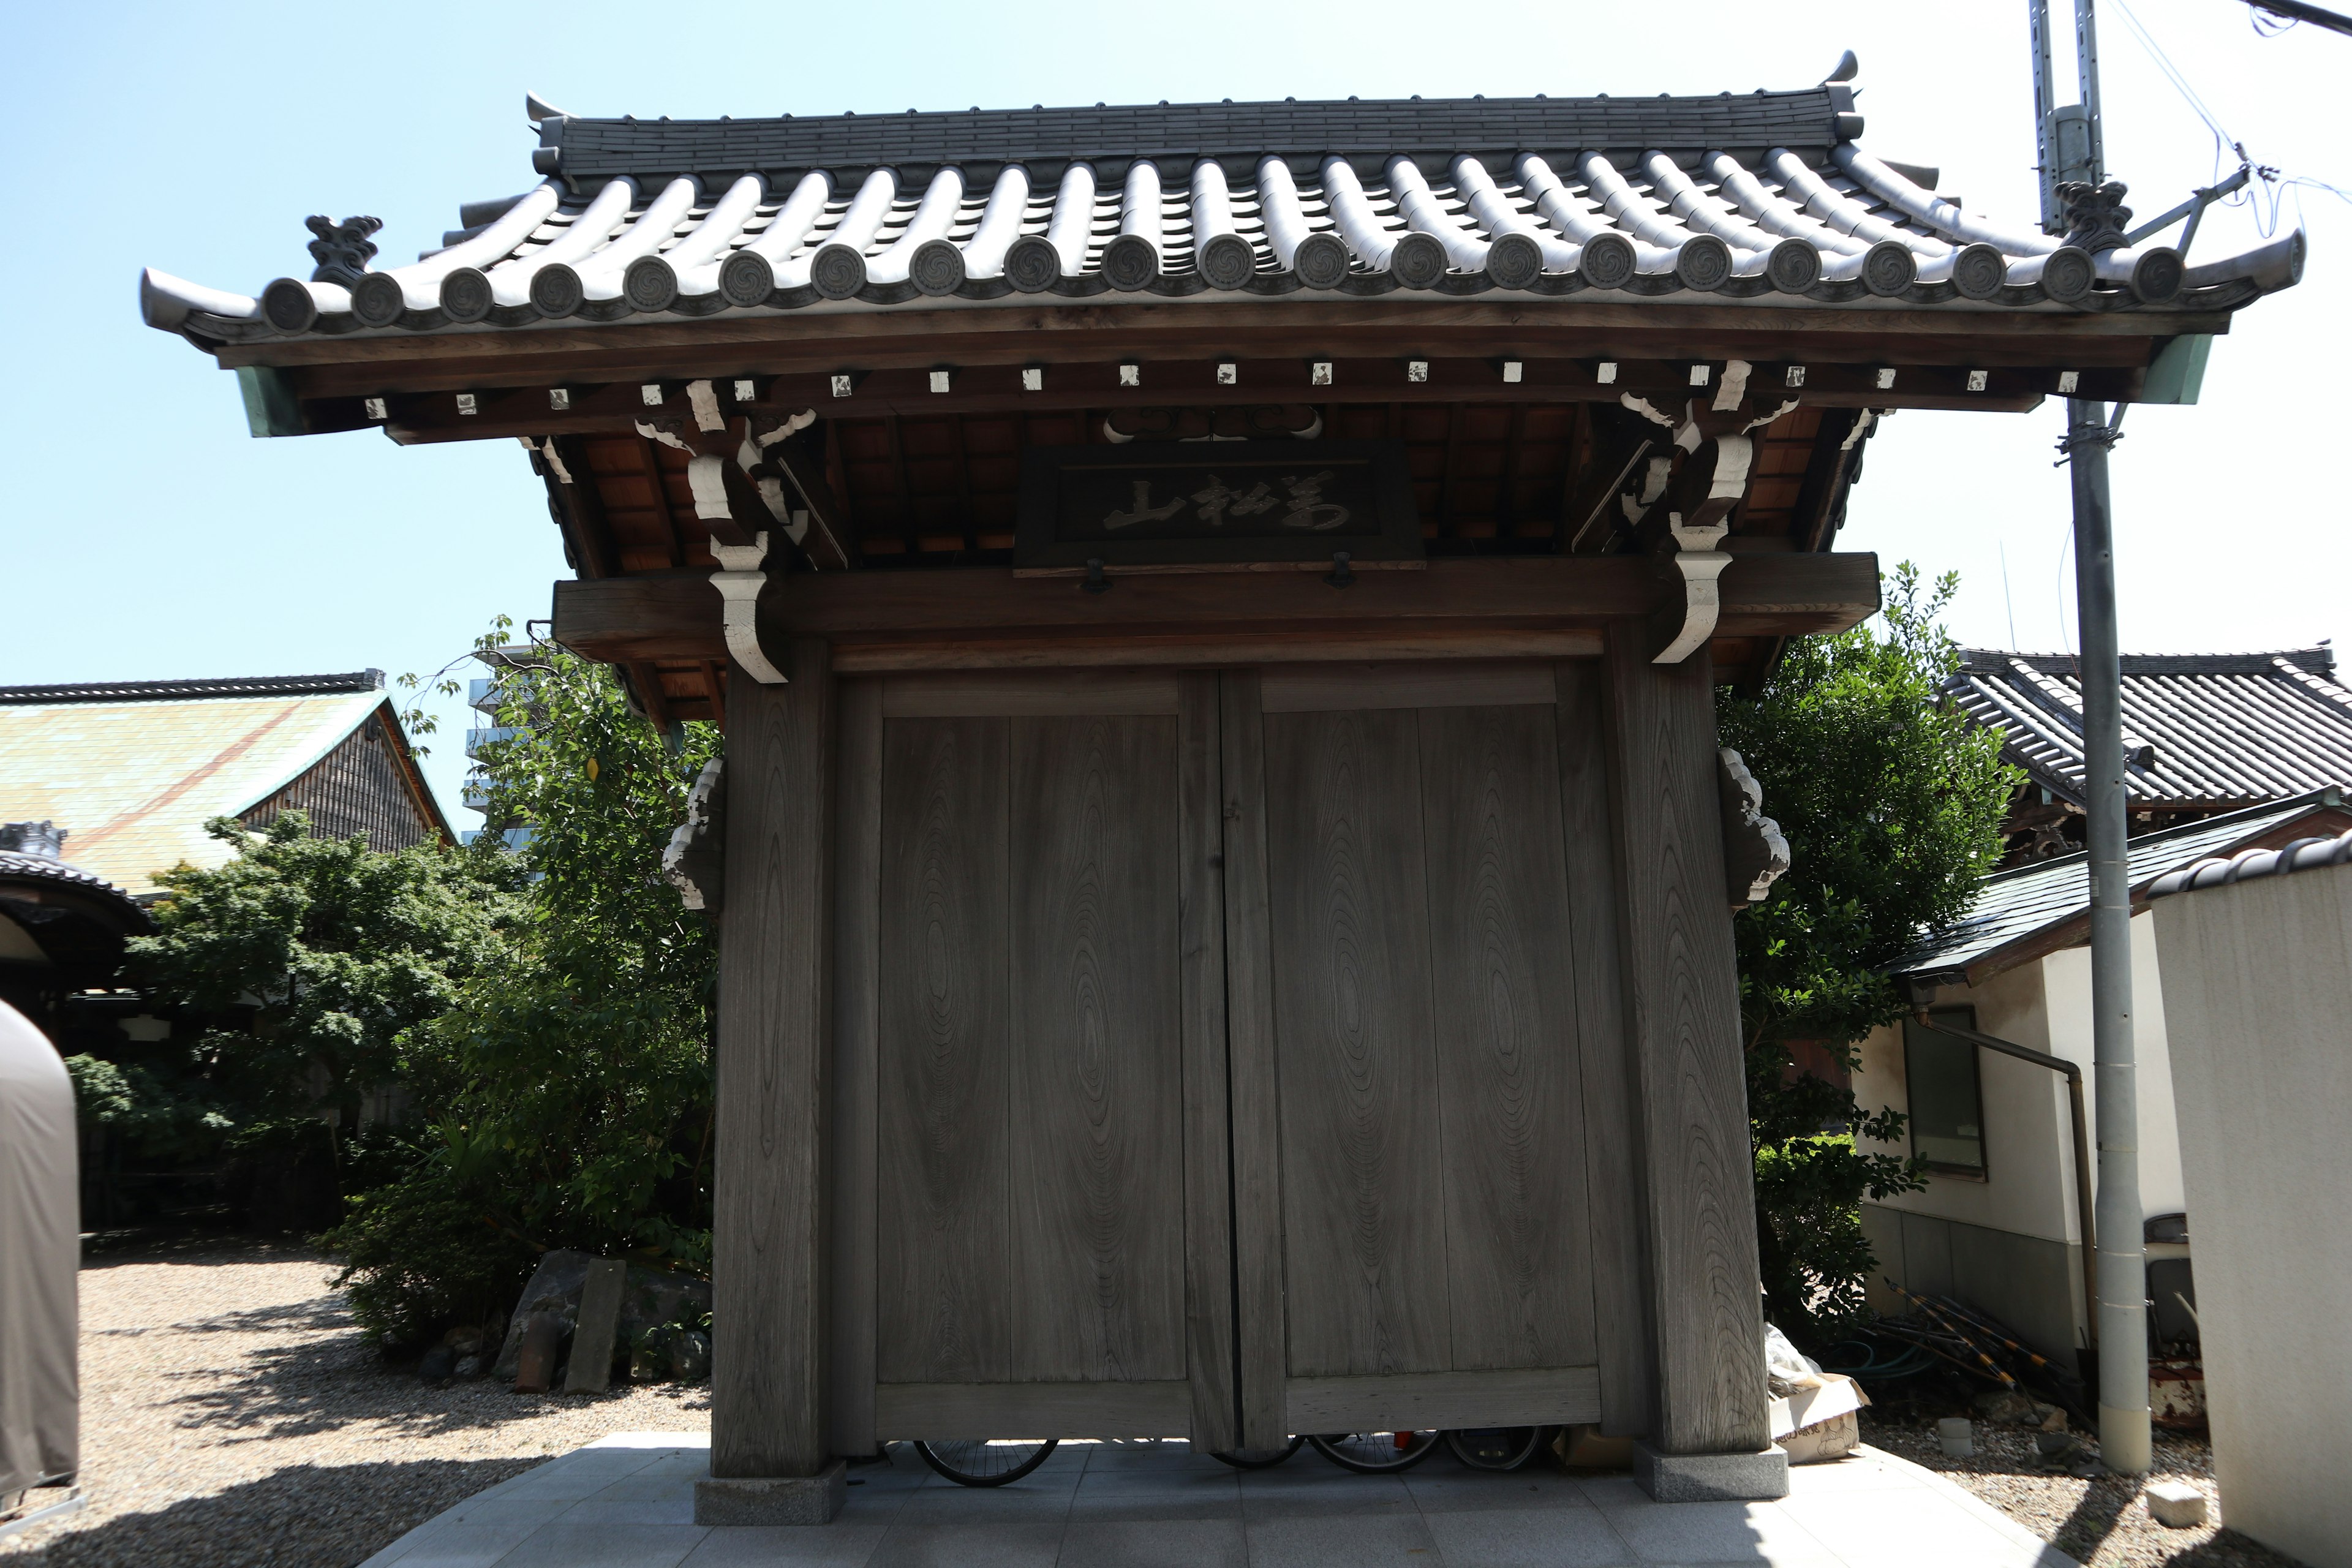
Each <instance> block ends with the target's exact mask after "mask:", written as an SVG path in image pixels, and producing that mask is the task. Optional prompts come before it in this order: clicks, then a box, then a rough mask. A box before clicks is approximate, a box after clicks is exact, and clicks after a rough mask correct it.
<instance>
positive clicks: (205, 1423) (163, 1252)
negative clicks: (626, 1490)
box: [0, 1238, 710, 1568]
mask: <svg viewBox="0 0 2352 1568" xmlns="http://www.w3.org/2000/svg"><path fill="white" fill-rule="evenodd" d="M333 1273H334V1270H333V1266H332V1265H331V1263H330V1262H329V1261H328V1260H327V1259H326V1258H323V1257H322V1256H320V1254H318V1253H316V1252H313V1251H310V1250H308V1249H305V1248H301V1247H272V1246H268V1245H262V1244H236V1243H225V1242H223V1241H221V1240H220V1239H218V1238H207V1239H205V1240H204V1241H203V1242H201V1243H189V1244H184V1245H183V1246H180V1247H160V1248H150V1249H148V1250H145V1251H141V1252H129V1253H123V1254H120V1255H114V1256H100V1257H96V1258H90V1259H89V1261H87V1262H86V1263H85V1264H84V1266H83V1268H82V1275H81V1322H82V1352H81V1354H82V1360H81V1387H82V1405H81V1420H82V1428H81V1430H82V1472H81V1479H82V1489H83V1492H84V1495H85V1496H86V1497H87V1498H88V1499H89V1505H88V1506H87V1507H86V1508H85V1509H84V1510H82V1511H81V1512H80V1513H79V1514H76V1515H74V1516H72V1517H70V1518H68V1519H67V1520H65V1521H60V1522H59V1523H57V1524H51V1525H43V1526H39V1527H37V1528H36V1529H34V1530H32V1531H27V1532H26V1533H25V1534H23V1535H18V1536H12V1537H9V1538H7V1539H5V1540H0V1562H5V1563H8V1564H9V1568H16V1563H27V1564H30V1563H41V1564H45V1565H54V1568H84V1565H98V1564H107V1565H112V1564H124V1565H130V1564H137V1565H138V1568H181V1565H183V1564H185V1565H188V1568H195V1565H198V1564H202V1565H205V1568H212V1565H216V1564H222V1563H240V1564H242V1563H253V1564H267V1565H269V1568H296V1565H300V1568H347V1565H348V1564H351V1563H358V1562H360V1561H361V1560H362V1559H363V1558H365V1557H368V1556H369V1555H371V1554H372V1553H373V1552H376V1551H377V1550H379V1549H380V1548H382V1547H383V1545H384V1544H385V1543H386V1542H390V1541H391V1540H392V1539H393V1538H394V1537H395V1536H397V1535H399V1534H401V1533H402V1532H403V1531H406V1530H408V1529H410V1528H411V1527H412V1526H414V1525H416V1524H420V1523H422V1522H423V1521H425V1520H427V1519H430V1518H431V1517H432V1516H433V1515H435V1514H436V1513H439V1512H440V1511H441V1510H444V1509H446V1508H448V1507H449V1506H451V1505H452V1504H454V1503H457V1502H458V1501H460V1500H463V1499H465V1498H467V1497H470V1496H472V1495H473V1494H474V1493H476V1492H478V1491H480V1490H482V1489H484V1488H486V1487H489V1486H494V1485H496V1484H497V1483H499V1481H502V1480H504V1479H507V1478H508V1477H509V1476H512V1475H514V1474H516V1473H518V1472H519V1471H522V1470H526V1469H529V1468H530V1467H531V1466H533V1465H536V1464H539V1463H540V1462H541V1461H542V1460H544V1459H546V1458H550V1457H551V1456H553V1455H557V1454H562V1453H568V1452H570V1451H571V1450H572V1449H573V1448H577V1447H581V1446H583V1444H586V1443H590V1442H593V1441H594V1440H595V1439H596V1438H598V1437H601V1436H605V1435H606V1434H608V1433H613V1432H628V1431H672V1430H675V1431H704V1430H707V1429H708V1428H709V1424H710V1415H709V1391H708V1390H707V1389H703V1388H684V1387H677V1386H674V1385H666V1386H659V1387H650V1388H647V1387H638V1388H629V1389H624V1390H616V1391H614V1392H613V1393H611V1394H601V1395H580V1394H572V1395H562V1394H551V1395H536V1394H515V1393H514V1392H512V1391H511V1390H510V1389H509V1388H506V1387H502V1386H500V1385H499V1384H494V1383H489V1382H481V1383H468V1384H451V1385H449V1386H447V1387H443V1388H427V1387H425V1385H424V1384H420V1383H418V1382H417V1381H416V1379H415V1377H413V1376H408V1375H404V1374H402V1373H395V1372H392V1371H389V1370H387V1369H386V1368H385V1367H384V1366H383V1363H380V1362H379V1361H378V1360H377V1359H376V1356H375V1354H374V1352H373V1351H371V1350H370V1349H369V1347H368V1345H367V1343H366V1342H365V1339H364V1337H363V1336H362V1334H361V1332H360V1331H359V1330H358V1329H356V1328H354V1327H353V1326H352V1321H351V1316H350V1314H349V1313H348V1312H347V1311H346V1310H344V1305H343V1299H342V1296H341V1293H340V1292H338V1291H336V1290H334V1289H331V1288H330V1286H329V1285H328V1281H329V1280H330V1279H332V1278H333ZM36 1495H37V1494H36Z"/></svg>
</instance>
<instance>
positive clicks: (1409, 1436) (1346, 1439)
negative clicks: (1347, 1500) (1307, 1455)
mask: <svg viewBox="0 0 2352 1568" xmlns="http://www.w3.org/2000/svg"><path fill="white" fill-rule="evenodd" d="M1307 1441H1308V1442H1310V1443H1312V1444H1314V1445H1315V1451H1316V1452H1317V1453H1318V1454H1320V1455H1322V1456H1323V1457H1324V1458H1327V1459H1328V1460H1330V1461H1331V1462H1332V1463H1333V1464H1335V1465H1337V1466H1339V1468H1341V1469H1343V1470H1354V1471H1355V1472H1356V1473H1357V1474H1359V1475H1365V1476H1389V1475H1394V1474H1395V1473H1396V1472H1397V1471H1399V1470H1409V1469H1411V1468H1413V1467H1414V1466H1415V1465H1417V1464H1419V1463H1421V1462H1422V1461H1423V1459H1426V1458H1429V1456H1430V1455H1431V1454H1433V1453H1434V1452H1435V1451H1436V1449H1437V1434H1436V1433H1434V1432H1328V1433H1323V1434H1320V1435H1318V1436H1309V1437H1308V1438H1307Z"/></svg>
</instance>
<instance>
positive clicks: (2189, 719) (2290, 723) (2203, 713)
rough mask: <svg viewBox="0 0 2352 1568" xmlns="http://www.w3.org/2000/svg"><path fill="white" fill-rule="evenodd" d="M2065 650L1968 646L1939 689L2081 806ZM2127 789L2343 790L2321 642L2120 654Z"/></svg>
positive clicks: (2351, 744)
mask: <svg viewBox="0 0 2352 1568" xmlns="http://www.w3.org/2000/svg"><path fill="white" fill-rule="evenodd" d="M2077 664H2078V661H2077V660H2076V659H2075V658H2074V656H2072V655H2070V654H2018V653H2007V652H2003V651H2001V650H2000V649H1996V648H1969V649H1966V650H1965V651H1964V653H1963V656H1962V661H1961V665H1960V668H1959V670H1958V672H1957V673H1956V674H1955V675H1954V676H1953V677H1952V679H1951V680H1950V681H1949V682H1948V684H1947V686H1946V688H1945V689H1946V690H1947V691H1948V692H1949V693H1950V694H1951V696H1952V697H1953V699H1954V700H1956V701H1958V703H1959V705H1960V707H1961V708H1962V709H1964V710H1966V711H1967V712H1968V714H1969V717H1970V718H1972V719H1974V720H1975V721H1977V722H1979V724H1983V725H1987V726H1989V727H1992V728H1997V729H2000V730H2001V731H2005V733H2006V734H2007V737H2008V740H2007V742H2006V744H2005V745H2004V747H2003V752H2004V754H2005V755H2006V756H2007V757H2008V758H2009V760H2010V761H2011V762H2013V763H2016V764H2017V765H2018V766H2020V767H2021V768H2023V769H2025V770H2026V772H2027V773H2029V774H2031V775H2032V779H2033V782H2034V783H2035V784H2039V785H2041V786H2042V788H2043V789H2046V790H2048V791H2050V792H2051V793H2052V794H2053V795H2055V796H2057V797H2058V798H2060V799H2062V800H2070V801H2074V802H2075V803H2076V804H2078V805H2079V804H2081V802H2082V801H2083V799H2084V794H2083V697H2082V680H2081V678H2080V676H2079V675H2078V674H2077ZM2123 698H2124V750H2125V752H2126V755H2127V756H2129V757H2131V758H2132V761H2131V762H2130V763H2129V765H2128V766H2127V767H2126V770H2125V787H2126V790H2127V792H2128V793H2129V796H2130V799H2131V801H2132V803H2133V804H2134V805H2142V804H2147V805H2181V806H2189V805H2233V804H2244V803H2251V802H2255V801H2267V800H2277V799H2281V798H2283V797H2284V796H2287V795H2299V794H2301V793H2303V792H2305V791H2306V790H2312V789H2316V788H2319V787H2320V786H2322V785H2326V784H2340V785H2347V786H2352V690H2347V689H2345V688H2344V687H2343V686H2340V685H2338V684H2337V683H2336V656H2335V652H2334V650H2333V649H2330V648H2326V647H2315V648H2302V649H2294V650H2290V651H2287V652H2282V653H2246V654H2126V655H2125V656H2124V659H2123Z"/></svg>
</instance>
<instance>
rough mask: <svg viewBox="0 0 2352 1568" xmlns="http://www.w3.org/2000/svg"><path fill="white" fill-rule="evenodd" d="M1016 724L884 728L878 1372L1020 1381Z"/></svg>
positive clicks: (953, 722)
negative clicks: (1010, 796)
mask: <svg viewBox="0 0 2352 1568" xmlns="http://www.w3.org/2000/svg"><path fill="white" fill-rule="evenodd" d="M1005 746H1006V721H1004V720H1003V719H894V720H888V721H885V723H884V726H883V742H882V749H883V773H882V797H883V808H882V822H883V839H882V845H883V849H882V884H881V889H882V890H881V900H880V901H881V921H880V925H881V935H882V946H881V951H882V953H883V955H884V960H885V962H886V963H888V964H890V965H893V966H895V967H896V969H897V971H898V973H895V974H893V975H891V976H889V977H888V978H887V981H886V983H885V984H883V985H882V987H881V999H880V1004H879V1006H878V1008H877V1020H878V1024H879V1034H880V1059H879V1074H878V1077H879V1098H880V1114H879V1118H878V1129H877V1131H878V1142H879V1176H878V1197H879V1202H878V1205H877V1206H878V1217H879V1226H878V1232H877V1234H878V1243H877V1250H878V1258H877V1279H878V1282H879V1293H880V1301H879V1306H880V1311H879V1313H878V1322H879V1326H878V1340H879V1343H878V1345H877V1365H878V1371H879V1374H880V1378H881V1381H883V1382H885V1383H990V1382H997V1381H1002V1380H1003V1379H1005V1378H1007V1377H1009V1376H1010V1375H1011V1372H1012V1364H1013V1343H1012V1312H1013V1293H1012V1278H1011V1270H1010V1258H1011V1251H1012V1237H1011V1235H1010V1224H1009V1215H1008V1213H1007V1205H1008V1194H1007V1189H1006V1183H1005V1173H1006V1146H1007V1134H1008V1123H1007V1116H1008V1109H1009V1108H1008V1105H1007V1093H1008V1085H1009V1079H1010V1064H1009V1059H1008V1049H1009V1047H1008V1042H1007V1037H1006V1029H1007V1026H1008V1016H1009V1009H1008V1005H1007V998H1006V995H1005V990H1006V979H1007V975H1006V962H1005V960H1006V934H1005V922H1006V915H1007V898H1008V893H1009V889H1008V882H1007V868H1006V863H1005V855H1006V822H1005Z"/></svg>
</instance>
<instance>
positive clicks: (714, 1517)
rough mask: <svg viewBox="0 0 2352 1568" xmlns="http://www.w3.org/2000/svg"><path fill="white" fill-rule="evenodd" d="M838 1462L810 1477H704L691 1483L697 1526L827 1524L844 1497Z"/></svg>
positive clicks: (845, 1484) (844, 1475) (845, 1471)
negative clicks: (692, 1485)
mask: <svg viewBox="0 0 2352 1568" xmlns="http://www.w3.org/2000/svg"><path fill="white" fill-rule="evenodd" d="M848 1475H849V1467H848V1466H846V1465H845V1464H843V1463H842V1462H841V1461H840V1460H839V1459H835V1460H834V1461H833V1463H831V1464H829V1465H827V1466H826V1467H825V1468H824V1469H822V1470H819V1471H818V1472H817V1473H816V1474H815V1475H813V1476H705V1477H703V1478H702V1479H700V1480H698V1481H696V1482H695V1483H694V1522H695V1523H697V1524H713V1525H728V1524H827V1523H830V1522H831V1521H833V1519H834V1517H835V1515H837V1514H839V1513H840V1512H841V1507H842V1504H843V1503H845V1502H846V1501H847V1500H848V1498H849V1480H848Z"/></svg>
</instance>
